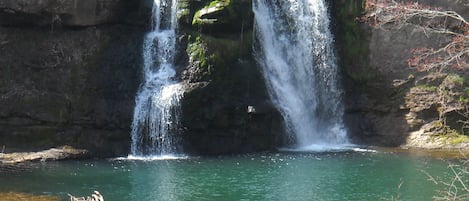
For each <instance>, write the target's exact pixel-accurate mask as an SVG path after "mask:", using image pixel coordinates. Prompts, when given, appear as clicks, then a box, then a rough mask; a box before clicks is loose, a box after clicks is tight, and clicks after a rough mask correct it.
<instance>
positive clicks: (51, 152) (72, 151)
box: [0, 146, 88, 164]
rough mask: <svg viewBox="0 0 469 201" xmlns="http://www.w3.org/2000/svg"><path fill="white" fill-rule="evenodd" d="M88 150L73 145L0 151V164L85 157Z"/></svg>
mask: <svg viewBox="0 0 469 201" xmlns="http://www.w3.org/2000/svg"><path fill="white" fill-rule="evenodd" d="M87 154H88V151H87V150H85V149H76V148H73V147H71V146H63V147H58V148H51V149H48V150H44V151H39V152H14V153H0V164H15V163H24V162H30V161H57V160H66V159H79V158H85V157H86V156H87Z"/></svg>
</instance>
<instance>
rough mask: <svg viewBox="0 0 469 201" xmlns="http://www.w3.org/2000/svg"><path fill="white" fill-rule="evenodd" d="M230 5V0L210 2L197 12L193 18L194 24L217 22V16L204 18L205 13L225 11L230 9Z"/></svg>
mask: <svg viewBox="0 0 469 201" xmlns="http://www.w3.org/2000/svg"><path fill="white" fill-rule="evenodd" d="M230 5H231V1H230V0H216V1H212V2H210V3H209V4H208V5H206V6H205V7H203V8H202V9H200V10H198V11H197V12H195V14H194V17H193V20H192V25H206V24H213V23H215V22H217V21H218V20H219V19H217V18H216V17H213V18H204V15H211V14H212V15H213V14H214V13H217V12H220V11H223V10H225V9H226V10H228V9H227V8H229V6H230Z"/></svg>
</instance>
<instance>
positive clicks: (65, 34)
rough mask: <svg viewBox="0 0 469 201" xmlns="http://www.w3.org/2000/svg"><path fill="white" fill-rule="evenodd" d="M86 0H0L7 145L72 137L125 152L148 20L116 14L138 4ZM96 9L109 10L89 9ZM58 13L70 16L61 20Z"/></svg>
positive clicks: (1, 103)
mask: <svg viewBox="0 0 469 201" xmlns="http://www.w3.org/2000/svg"><path fill="white" fill-rule="evenodd" d="M85 2H88V3H92V1H8V0H0V16H1V17H0V24H2V26H0V55H1V56H0V65H1V68H0V83H1V84H0V146H2V147H4V149H5V151H15V150H38V149H45V148H49V147H54V146H59V145H72V146H75V147H80V148H85V149H89V150H91V151H92V152H93V153H94V154H98V155H102V156H106V155H117V154H126V153H127V151H128V146H129V143H128V141H129V134H128V133H129V127H130V121H131V116H130V115H129V114H131V113H132V110H133V105H134V96H135V91H136V89H137V87H138V83H139V78H140V76H139V68H140V63H141V53H140V52H141V43H142V42H141V41H142V37H143V33H144V32H145V28H144V27H142V26H137V25H136V24H139V23H131V24H129V23H125V22H124V21H114V20H118V18H114V17H112V16H117V15H122V17H124V16H127V17H128V18H135V19H136V17H135V16H137V15H135V13H137V11H138V10H137V9H138V8H139V5H138V3H137V5H134V6H131V7H129V9H128V10H126V11H125V12H124V11H122V10H119V9H117V8H115V6H117V5H120V4H127V3H128V2H125V1H93V2H94V3H92V4H93V5H94V7H92V8H91V7H90V8H89V9H85V7H82V8H79V7H80V6H81V4H82V3H85ZM111 4H112V5H111ZM77 6H78V7H77ZM107 6H110V7H107ZM98 9H104V10H106V11H104V10H103V11H100V12H107V13H108V14H106V16H104V15H103V16H98V15H88V14H90V12H97V10H98ZM115 9H117V10H115ZM121 11H122V12H121ZM53 15H59V16H62V17H63V16H68V17H70V18H67V20H65V18H61V19H63V20H62V24H57V22H55V21H50V19H51V18H49V17H50V16H53ZM83 16H86V17H83ZM111 22H114V23H113V24H109V25H104V24H103V23H111ZM85 25H96V26H85Z"/></svg>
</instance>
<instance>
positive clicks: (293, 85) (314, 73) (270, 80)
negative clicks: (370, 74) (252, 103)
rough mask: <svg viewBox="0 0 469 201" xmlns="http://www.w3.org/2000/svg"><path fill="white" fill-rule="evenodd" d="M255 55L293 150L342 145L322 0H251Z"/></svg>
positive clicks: (343, 136)
mask: <svg viewBox="0 0 469 201" xmlns="http://www.w3.org/2000/svg"><path fill="white" fill-rule="evenodd" d="M253 9H254V13H255V25H256V27H255V29H256V32H255V34H256V44H255V54H256V59H257V61H258V63H259V64H260V65H261V66H262V68H263V74H264V79H265V80H266V83H267V86H268V88H269V94H270V96H271V99H272V101H273V102H274V104H275V105H276V107H277V108H278V109H279V111H280V112H281V113H282V115H283V117H284V120H285V125H286V128H287V132H288V133H290V134H291V138H292V139H294V142H295V143H294V148H295V149H308V148H311V149H316V148H317V147H318V146H319V147H322V148H324V147H332V148H334V147H340V146H341V145H346V144H348V140H347V136H346V131H345V129H344V126H343V123H342V114H343V108H342V104H341V94H342V91H341V89H340V87H339V85H338V83H337V79H338V78H337V76H338V75H337V74H338V69H337V64H336V58H335V55H334V52H333V48H332V44H333V37H332V34H331V32H330V30H329V17H328V12H327V5H326V4H325V2H324V0H253Z"/></svg>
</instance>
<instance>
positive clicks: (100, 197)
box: [68, 191, 104, 201]
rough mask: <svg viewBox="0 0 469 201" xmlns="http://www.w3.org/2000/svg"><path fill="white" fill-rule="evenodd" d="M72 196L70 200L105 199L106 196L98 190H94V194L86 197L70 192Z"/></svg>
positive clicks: (98, 200)
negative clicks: (76, 195)
mask: <svg viewBox="0 0 469 201" xmlns="http://www.w3.org/2000/svg"><path fill="white" fill-rule="evenodd" d="M68 196H70V201H104V197H103V196H102V195H101V193H99V192H98V191H94V192H93V194H91V197H90V196H87V197H86V198H85V197H75V196H73V195H70V194H68Z"/></svg>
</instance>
